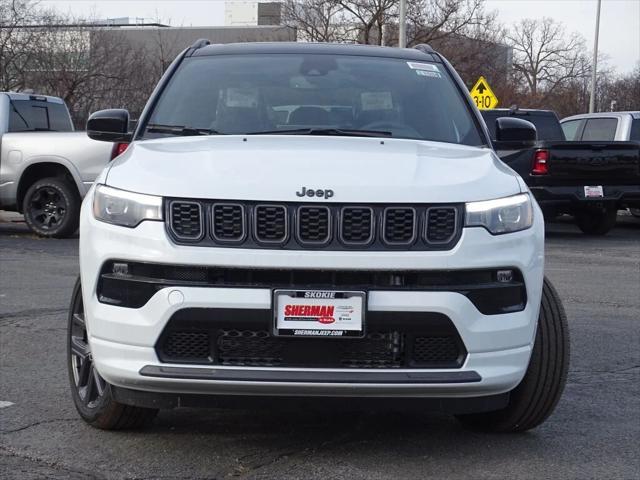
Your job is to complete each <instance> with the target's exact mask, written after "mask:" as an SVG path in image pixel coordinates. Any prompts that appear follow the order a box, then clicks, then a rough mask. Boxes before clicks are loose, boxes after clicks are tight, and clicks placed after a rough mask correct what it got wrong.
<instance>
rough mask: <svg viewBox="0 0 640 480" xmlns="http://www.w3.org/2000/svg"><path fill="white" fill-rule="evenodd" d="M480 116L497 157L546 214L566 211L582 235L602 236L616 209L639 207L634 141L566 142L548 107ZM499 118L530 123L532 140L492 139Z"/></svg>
mask: <svg viewBox="0 0 640 480" xmlns="http://www.w3.org/2000/svg"><path fill="white" fill-rule="evenodd" d="M482 116H483V118H484V120H485V122H486V124H487V127H488V129H489V131H490V133H491V136H492V139H493V141H494V147H495V149H496V151H497V153H498V156H500V158H501V159H502V160H503V161H504V162H505V163H506V164H507V165H509V166H510V167H511V168H513V169H514V170H515V171H516V172H518V173H519V174H520V175H521V176H522V178H523V179H524V180H525V182H526V183H527V185H528V186H529V188H530V189H531V192H532V193H533V194H534V195H535V197H536V200H538V203H539V204H540V207H542V210H543V212H544V213H545V216H546V217H547V218H553V217H556V216H557V215H559V214H563V213H568V214H571V215H573V216H574V218H575V221H576V224H577V225H578V227H579V228H580V229H581V230H582V231H583V232H584V233H587V234H590V235H604V234H606V233H607V232H608V231H609V230H611V229H612V228H613V227H614V226H615V223H616V217H617V213H618V210H620V209H624V208H627V207H630V208H640V142H634V141H605V140H595V139H594V140H587V139H586V138H584V136H583V137H582V138H584V140H583V141H567V138H566V136H565V133H564V131H563V128H562V127H561V126H560V122H559V121H558V117H557V116H556V114H555V112H552V111H550V110H528V109H495V110H484V111H483V112H482ZM505 117H507V118H508V117H510V118H514V117H515V118H520V119H523V120H527V121H529V122H531V123H532V124H533V125H534V126H535V127H536V129H537V139H531V140H530V141H528V142H520V141H517V142H514V141H512V140H511V139H510V138H496V137H499V135H498V136H497V135H496V132H499V131H500V129H499V128H498V126H499V125H500V123H501V121H503V120H504V119H505ZM587 138H590V137H587Z"/></svg>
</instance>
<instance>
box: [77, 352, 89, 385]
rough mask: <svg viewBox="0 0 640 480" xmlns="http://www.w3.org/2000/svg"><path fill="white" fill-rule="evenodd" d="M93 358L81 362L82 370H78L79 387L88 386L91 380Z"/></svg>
mask: <svg viewBox="0 0 640 480" xmlns="http://www.w3.org/2000/svg"><path fill="white" fill-rule="evenodd" d="M91 364H92V362H91V360H89V359H86V360H84V361H82V362H81V363H80V371H79V372H78V387H86V386H88V384H89V383H91V382H90V380H91V379H90V378H89V375H90V374H91Z"/></svg>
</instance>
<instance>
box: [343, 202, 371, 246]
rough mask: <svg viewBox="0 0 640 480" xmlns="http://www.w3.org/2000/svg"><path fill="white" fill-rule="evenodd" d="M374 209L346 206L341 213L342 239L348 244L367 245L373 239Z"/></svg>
mask: <svg viewBox="0 0 640 480" xmlns="http://www.w3.org/2000/svg"><path fill="white" fill-rule="evenodd" d="M373 236H374V235H373V209H371V208H369V207H344V208H343V209H342V212H341V215H340V240H341V241H342V242H343V243H345V244H347V245H367V244H369V243H371V241H372V240H373Z"/></svg>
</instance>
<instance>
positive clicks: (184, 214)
mask: <svg viewBox="0 0 640 480" xmlns="http://www.w3.org/2000/svg"><path fill="white" fill-rule="evenodd" d="M170 216H171V218H170V225H171V230H172V232H173V234H174V235H175V236H176V237H177V238H179V239H180V240H188V241H189V240H190V241H196V240H200V239H201V238H202V235H203V227H202V206H201V205H200V204H199V203H196V202H182V201H180V202H171V206H170Z"/></svg>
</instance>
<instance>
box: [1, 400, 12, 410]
mask: <svg viewBox="0 0 640 480" xmlns="http://www.w3.org/2000/svg"><path fill="white" fill-rule="evenodd" d="M11 405H13V402H5V401H2V400H0V408H5V407H10V406H11Z"/></svg>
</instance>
